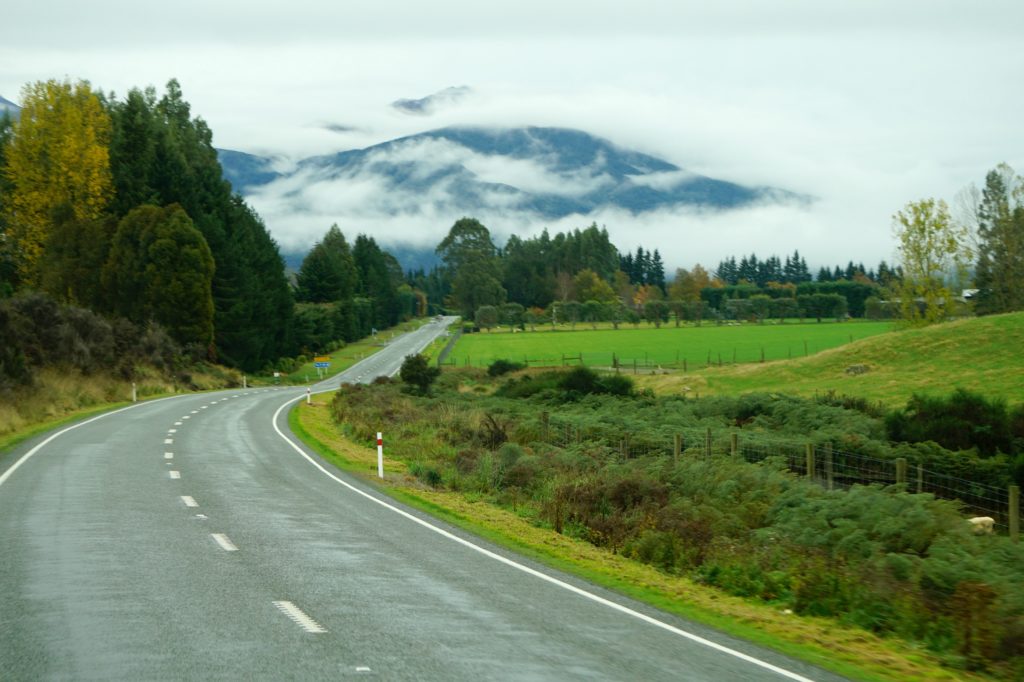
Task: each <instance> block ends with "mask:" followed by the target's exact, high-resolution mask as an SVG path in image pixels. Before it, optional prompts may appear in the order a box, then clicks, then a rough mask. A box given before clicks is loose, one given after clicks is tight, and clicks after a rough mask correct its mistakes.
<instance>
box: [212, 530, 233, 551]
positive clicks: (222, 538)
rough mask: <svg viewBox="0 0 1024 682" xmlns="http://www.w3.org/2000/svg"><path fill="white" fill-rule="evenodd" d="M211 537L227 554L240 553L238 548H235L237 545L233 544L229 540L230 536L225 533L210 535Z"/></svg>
mask: <svg viewBox="0 0 1024 682" xmlns="http://www.w3.org/2000/svg"><path fill="white" fill-rule="evenodd" d="M210 537H212V538H213V539H214V540H216V541H217V544H218V545H220V548H221V549H223V550H224V551H225V552H237V551H238V548H237V547H235V543H233V542H231V540H229V539H228V536H227V535H224V533H210Z"/></svg>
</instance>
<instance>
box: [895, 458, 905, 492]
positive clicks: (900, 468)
mask: <svg viewBox="0 0 1024 682" xmlns="http://www.w3.org/2000/svg"><path fill="white" fill-rule="evenodd" d="M906 482H907V460H906V458H904V457H898V458H897V459H896V484H897V485H899V484H900V483H906Z"/></svg>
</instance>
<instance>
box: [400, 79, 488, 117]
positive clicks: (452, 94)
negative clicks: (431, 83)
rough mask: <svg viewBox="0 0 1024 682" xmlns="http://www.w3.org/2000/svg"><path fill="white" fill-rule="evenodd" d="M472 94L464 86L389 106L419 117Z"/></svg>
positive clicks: (470, 90) (468, 88)
mask: <svg viewBox="0 0 1024 682" xmlns="http://www.w3.org/2000/svg"><path fill="white" fill-rule="evenodd" d="M472 93H473V90H472V88H470V87H468V86H466V85H460V86H458V87H451V88H445V89H444V90H441V91H439V92H435V93H434V94H433V95H427V96H426V97H422V98H420V99H398V100H395V101H394V102H392V103H391V106H392V107H393V108H395V109H398V110H399V111H401V112H403V113H406V114H417V115H420V116H424V115H428V114H432V113H434V111H436V110H437V109H440V108H442V107H445V106H448V105H451V104H455V103H456V102H458V101H459V100H461V99H465V98H466V97H467V96H468V95H471V94H472Z"/></svg>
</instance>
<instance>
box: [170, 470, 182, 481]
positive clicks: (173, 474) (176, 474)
mask: <svg viewBox="0 0 1024 682" xmlns="http://www.w3.org/2000/svg"><path fill="white" fill-rule="evenodd" d="M167 473H169V474H170V475H171V478H173V479H174V480H178V479H179V478H181V472H180V471H168V472H167Z"/></svg>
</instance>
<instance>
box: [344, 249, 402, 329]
mask: <svg viewBox="0 0 1024 682" xmlns="http://www.w3.org/2000/svg"><path fill="white" fill-rule="evenodd" d="M352 257H353V260H354V262H355V266H356V269H357V271H358V273H359V277H358V283H359V284H358V290H359V293H360V295H361V296H363V297H364V298H366V299H367V300H368V301H370V306H371V309H372V322H373V326H374V327H376V328H377V329H384V328H386V327H390V326H392V325H395V324H398V322H399V320H400V319H401V317H402V310H401V308H400V305H399V300H398V286H399V285H400V284H401V283H402V270H401V268H400V267H399V266H398V262H397V261H395V258H394V256H392V255H391V254H390V253H387V252H386V251H382V250H381V248H380V247H379V246H377V242H376V241H374V239H373V238H372V237H367V236H366V235H362V234H361V235H359V236H357V237H356V242H355V245H354V246H353V247H352Z"/></svg>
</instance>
